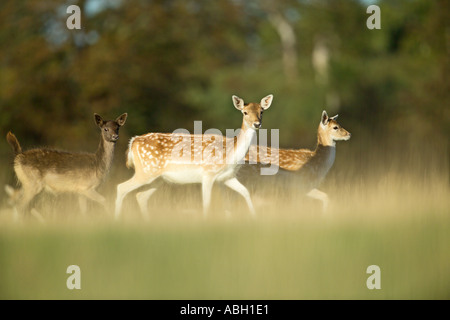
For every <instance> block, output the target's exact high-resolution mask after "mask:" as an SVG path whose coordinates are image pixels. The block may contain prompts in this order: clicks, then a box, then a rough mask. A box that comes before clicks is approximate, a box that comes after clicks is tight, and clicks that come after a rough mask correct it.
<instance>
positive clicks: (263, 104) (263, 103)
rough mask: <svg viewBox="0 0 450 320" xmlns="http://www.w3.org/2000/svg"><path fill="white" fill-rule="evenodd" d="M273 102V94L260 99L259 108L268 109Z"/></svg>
mask: <svg viewBox="0 0 450 320" xmlns="http://www.w3.org/2000/svg"><path fill="white" fill-rule="evenodd" d="M272 101H273V94H269V95H268V96H266V97H264V98H262V99H261V108H263V109H264V110H267V109H269V107H270V105H271V104H272Z"/></svg>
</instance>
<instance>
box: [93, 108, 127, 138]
mask: <svg viewBox="0 0 450 320" xmlns="http://www.w3.org/2000/svg"><path fill="white" fill-rule="evenodd" d="M127 116H128V114H127V113H124V114H122V115H121V116H119V117H118V118H117V119H116V120H114V121H112V120H109V121H105V120H103V119H102V117H101V116H100V115H98V114H97V113H94V120H95V123H96V124H97V126H98V127H99V128H100V129H101V130H102V137H103V140H105V141H108V142H116V141H117V140H119V128H120V127H121V126H123V125H124V124H125V121H126V120H127Z"/></svg>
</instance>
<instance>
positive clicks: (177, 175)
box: [161, 168, 203, 184]
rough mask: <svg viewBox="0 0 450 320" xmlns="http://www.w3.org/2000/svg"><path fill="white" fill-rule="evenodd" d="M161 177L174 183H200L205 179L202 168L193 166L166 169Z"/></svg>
mask: <svg viewBox="0 0 450 320" xmlns="http://www.w3.org/2000/svg"><path fill="white" fill-rule="evenodd" d="M161 178H163V179H164V180H167V181H169V182H172V183H178V184H185V183H200V182H202V179H203V170H202V169H201V168H195V169H194V168H192V169H189V170H182V171H181V170H180V171H166V172H164V173H163V174H162V175H161Z"/></svg>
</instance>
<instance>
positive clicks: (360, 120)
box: [0, 0, 450, 154]
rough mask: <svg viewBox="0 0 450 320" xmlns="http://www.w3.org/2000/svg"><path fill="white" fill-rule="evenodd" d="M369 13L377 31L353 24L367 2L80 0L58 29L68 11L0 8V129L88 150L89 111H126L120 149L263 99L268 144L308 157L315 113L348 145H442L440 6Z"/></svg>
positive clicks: (36, 141) (36, 5)
mask: <svg viewBox="0 0 450 320" xmlns="http://www.w3.org/2000/svg"><path fill="white" fill-rule="evenodd" d="M375 3H376V4H377V5H378V6H379V7H380V8H381V29H380V30H369V29H368V28H367V27H366V20H367V18H368V17H369V16H370V14H367V13H366V8H367V6H368V5H369V4H368V2H367V1H356V0H354V1H349V0H339V1H338V0H317V1H302V0H282V1H269V0H267V1H244V0H216V1H206V0H205V1H194V0H170V1H169V0H159V1H137V0H127V1H125V0H123V1H121V0H115V1H106V0H83V1H77V2H76V3H75V4H77V5H78V6H79V7H80V8H81V11H82V21H81V26H82V28H81V30H68V29H67V28H66V19H67V18H68V16H69V14H67V13H66V8H67V6H68V5H70V4H72V3H69V1H66V2H65V1H53V0H39V1H16V0H3V1H1V3H0V133H1V134H2V135H3V136H5V135H6V133H7V132H8V131H9V130H13V132H14V133H15V134H16V135H17V137H18V138H19V140H20V141H21V143H22V144H23V146H25V147H26V146H31V145H50V146H57V147H60V148H70V149H77V148H78V149H82V148H85V149H86V148H91V149H94V148H95V145H96V143H94V142H93V140H94V141H97V140H98V134H97V133H96V131H95V130H96V128H95V125H94V122H93V116H92V115H93V113H94V112H97V113H99V114H101V115H102V116H104V117H105V118H110V119H113V118H115V117H117V116H118V115H119V114H121V113H123V112H128V113H129V118H128V121H127V125H126V126H125V127H124V128H123V133H122V137H124V139H126V138H128V137H130V136H132V135H136V134H142V133H145V132H149V131H164V132H172V131H173V130H175V129H177V128H186V129H188V130H192V129H193V121H194V120H203V129H204V130H206V129H207V128H218V129H220V130H224V129H225V128H238V127H239V126H240V121H241V118H240V115H239V113H237V112H236V110H234V108H233V106H232V103H231V95H232V94H236V95H238V96H240V97H242V98H244V100H246V101H252V100H256V99H260V98H261V97H263V96H265V95H267V94H270V93H272V94H274V97H275V99H274V104H273V108H272V109H271V110H270V114H269V113H267V115H266V116H265V118H264V123H263V127H264V128H279V129H280V145H281V146H289V147H300V146H304V147H313V145H314V143H315V139H316V137H315V130H316V127H317V125H318V123H319V119H320V114H321V111H322V110H323V109H327V111H328V112H329V114H331V115H334V114H336V113H339V114H340V120H341V123H342V124H343V125H344V126H345V127H346V128H347V129H348V130H349V131H351V132H352V133H353V138H352V139H353V141H355V139H356V141H358V139H368V141H370V143H375V142H376V141H378V142H383V141H392V140H398V141H405V140H408V141H417V140H426V139H429V140H434V141H444V142H445V144H446V143H447V142H446V141H447V139H448V136H449V133H450V132H449V130H450V129H449V128H450V122H449V119H450V115H449V112H450V111H449V110H450V108H449V105H448V101H449V92H450V90H449V89H450V88H449V81H448V79H447V78H446V76H447V75H448V74H449V63H448V62H449V61H448V59H449V50H450V48H449V43H450V42H449V23H448V21H450V19H449V12H450V10H449V9H450V8H449V7H448V1H428V0H410V1H375ZM223 132H225V131H223ZM122 141H123V140H122ZM359 141H360V145H362V144H363V143H362V142H361V141H366V140H359ZM354 144H355V142H354ZM8 149H9V146H8V145H7V144H6V140H5V141H4V143H0V152H1V153H2V154H7V153H8V152H9V150H8Z"/></svg>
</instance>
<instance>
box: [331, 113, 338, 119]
mask: <svg viewBox="0 0 450 320" xmlns="http://www.w3.org/2000/svg"><path fill="white" fill-rule="evenodd" d="M338 117H339V115H338V114H337V115H335V116H334V117H331V118H330V120H336V119H337V118H338Z"/></svg>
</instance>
